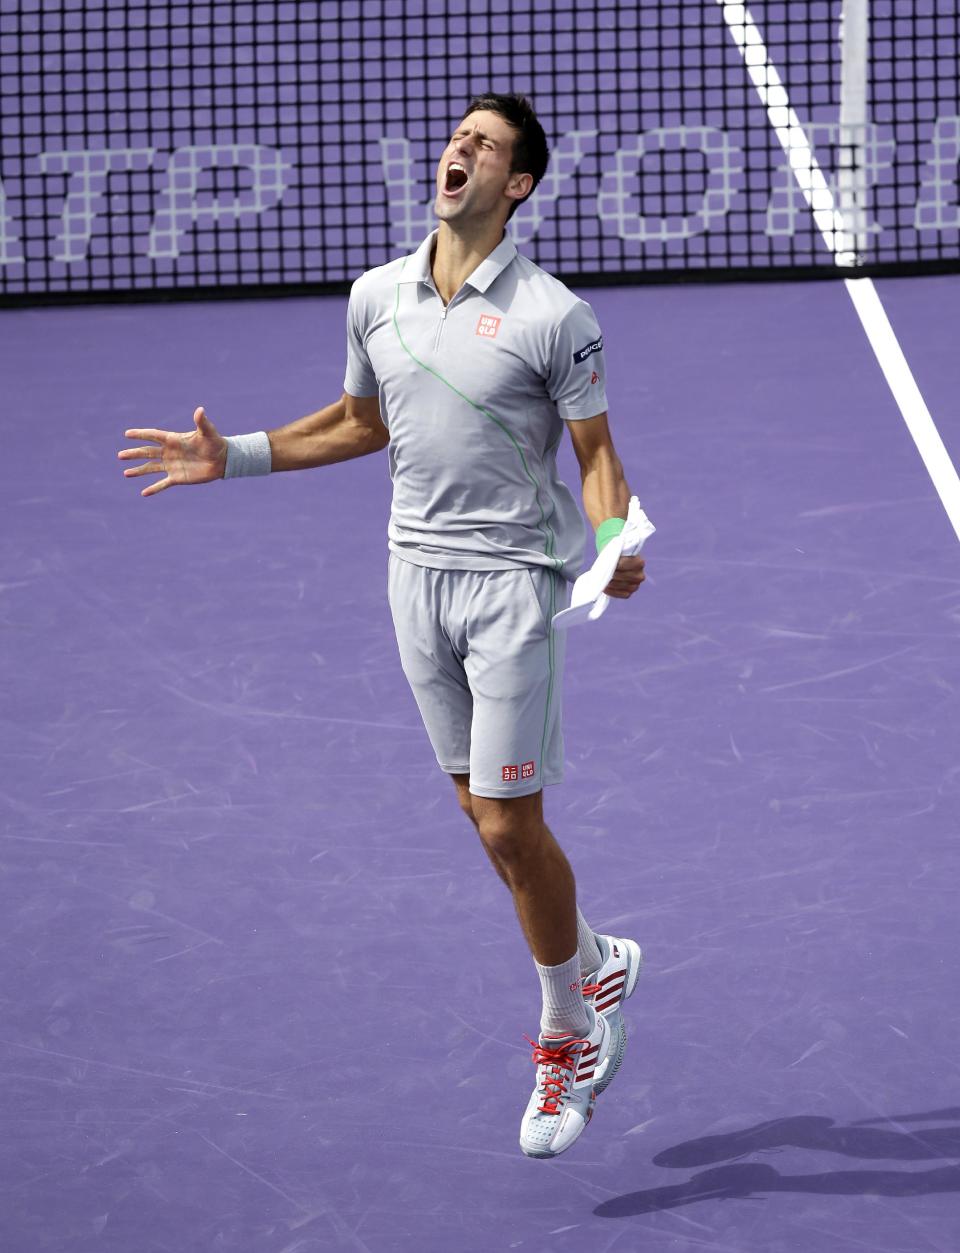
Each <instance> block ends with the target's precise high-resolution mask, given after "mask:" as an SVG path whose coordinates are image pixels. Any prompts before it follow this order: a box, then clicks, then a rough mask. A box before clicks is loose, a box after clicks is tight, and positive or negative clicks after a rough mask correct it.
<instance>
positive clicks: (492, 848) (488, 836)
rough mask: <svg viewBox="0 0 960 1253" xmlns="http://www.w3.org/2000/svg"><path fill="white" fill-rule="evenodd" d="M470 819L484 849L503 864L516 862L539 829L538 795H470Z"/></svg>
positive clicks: (527, 851)
mask: <svg viewBox="0 0 960 1253" xmlns="http://www.w3.org/2000/svg"><path fill="white" fill-rule="evenodd" d="M472 803H473V815H474V821H475V823H476V825H477V830H478V831H479V833H480V839H481V840H482V841H483V843H484V845H485V846H486V848H487V851H488V852H489V853H490V854H491V855H492V856H493V857H494V858H495V859H496V860H497V861H498V862H500V864H501V865H503V866H508V867H509V866H515V865H519V864H520V863H521V862H522V861H523V860H524V858H525V857H528V856H529V855H530V853H531V852H532V850H533V848H534V847H535V846H536V845H538V844H539V842H540V837H541V834H542V832H543V809H542V794H541V793H539V792H537V793H534V794H533V795H532V796H517V797H511V798H510V799H504V800H499V799H496V800H494V799H492V798H490V797H486V796H474V797H473V798H472Z"/></svg>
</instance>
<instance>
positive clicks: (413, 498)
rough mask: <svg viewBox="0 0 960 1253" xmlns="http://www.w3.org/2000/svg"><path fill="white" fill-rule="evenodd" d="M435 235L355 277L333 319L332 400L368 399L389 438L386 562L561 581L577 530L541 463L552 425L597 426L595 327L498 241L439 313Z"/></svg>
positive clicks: (555, 283) (573, 509) (555, 434)
mask: <svg viewBox="0 0 960 1253" xmlns="http://www.w3.org/2000/svg"><path fill="white" fill-rule="evenodd" d="M435 235H436V232H434V233H433V234H431V235H429V236H428V237H427V239H425V240H424V242H423V243H422V244H421V245H420V247H419V248H418V249H417V251H416V252H415V253H413V254H412V255H411V256H408V257H402V258H400V259H399V260H397V261H391V262H390V263H389V264H388V265H383V266H379V267H377V268H376V269H374V270H368V271H367V273H366V274H363V275H362V276H361V277H360V278H358V279H357V281H356V282H355V283H354V285H353V289H352V291H351V293H350V304H349V308H348V312H347V372H346V378H345V380H344V391H346V392H347V393H348V394H349V395H351V396H373V395H379V398H380V413H381V416H382V418H383V421H384V423H385V425H386V426H387V428H388V429H389V431H390V444H389V458H390V477H391V479H392V480H393V505H392V509H391V514H390V524H389V528H388V532H387V533H388V539H389V545H390V548H391V550H392V551H393V552H395V553H396V554H397V555H398V556H400V557H402V558H404V560H406V561H410V562H413V563H414V564H416V565H422V566H433V567H439V568H446V569H458V570H502V569H507V568H510V567H514V566H518V565H543V566H549V567H551V568H553V569H556V570H559V571H560V572H561V573H562V574H563V576H564V577H565V578H567V579H574V578H575V577H576V576H577V574H578V573H579V569H580V565H581V562H582V560H583V548H584V538H585V527H584V523H583V518H582V516H581V514H580V510H579V508H578V506H577V503H576V501H575V500H574V498H573V495H572V494H571V492H570V490H569V488H568V487H567V486H566V484H564V483H563V482H562V481H561V480H560V478H559V476H558V474H557V462H556V452H557V446H558V445H559V443H560V439H561V437H562V435H563V422H564V420H566V421H575V420H577V419H581V418H592V417H595V416H596V415H597V414H598V413H603V412H605V411H606V408H607V400H606V394H605V390H604V377H605V375H604V363H603V339H602V336H601V334H600V327H599V326H598V325H597V320H596V318H595V316H594V313H593V310H592V309H591V308H590V306H589V305H588V304H587V303H586V302H585V301H583V300H580V299H579V297H577V296H575V295H574V294H573V293H572V292H571V291H569V290H568V289H567V288H566V287H565V286H564V285H563V283H561V282H560V281H559V280H558V279H555V278H553V276H552V275H550V274H547V273H546V272H545V271H544V270H541V269H540V268H539V266H536V265H534V264H533V262H532V261H528V260H527V258H526V257H522V256H521V255H520V254H519V253H518V252H517V249H516V246H515V245H514V243H513V241H512V240H511V239H509V238H508V237H504V239H503V240H502V241H501V242H500V244H499V245H498V246H497V247H496V248H495V249H494V251H493V252H492V253H491V254H490V255H489V256H488V257H487V258H486V259H485V260H484V261H482V262H481V263H480V265H479V266H477V268H476V269H475V270H474V272H473V273H472V274H471V275H470V277H469V278H468V279H467V280H466V282H465V283H464V285H463V286H462V287H461V289H460V290H459V291H458V292H457V294H456V295H455V296H454V297H453V299H452V300H451V301H450V303H449V304H448V305H447V306H446V307H444V305H443V302H442V300H441V299H440V295H439V293H438V292H437V289H436V286H435V285H434V282H433V278H432V276H431V273H430V259H431V254H432V249H433V243H434V239H435Z"/></svg>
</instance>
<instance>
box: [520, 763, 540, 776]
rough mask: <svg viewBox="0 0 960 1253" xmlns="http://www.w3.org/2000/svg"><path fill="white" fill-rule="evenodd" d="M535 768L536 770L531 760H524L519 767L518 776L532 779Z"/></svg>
mask: <svg viewBox="0 0 960 1253" xmlns="http://www.w3.org/2000/svg"><path fill="white" fill-rule="evenodd" d="M535 770H536V766H535V765H534V764H533V762H532V761H525V762H524V763H523V765H522V766H521V767H520V778H521V779H532V778H533V774H534V771H535Z"/></svg>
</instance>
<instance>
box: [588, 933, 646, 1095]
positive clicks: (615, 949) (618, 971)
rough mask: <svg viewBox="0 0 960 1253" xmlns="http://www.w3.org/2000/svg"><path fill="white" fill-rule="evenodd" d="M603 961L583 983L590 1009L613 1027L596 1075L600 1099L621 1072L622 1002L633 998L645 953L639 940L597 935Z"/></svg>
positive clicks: (624, 1033) (623, 1043) (624, 1041)
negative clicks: (601, 1094)
mask: <svg viewBox="0 0 960 1253" xmlns="http://www.w3.org/2000/svg"><path fill="white" fill-rule="evenodd" d="M596 939H597V944H598V945H599V948H600V956H601V958H602V961H601V963H600V966H599V967H598V969H597V970H596V971H594V973H593V974H591V975H589V976H588V977H587V978H586V979H584V982H583V996H584V1000H585V1001H586V1002H587V1005H588V1006H589V1007H590V1008H591V1009H593V1010H594V1012H595V1013H596V1014H598V1015H599V1016H600V1017H603V1018H606V1020H607V1022H608V1023H609V1025H610V1045H609V1048H608V1050H607V1055H606V1057H605V1058H604V1060H603V1062H602V1064H601V1066H600V1069H599V1071H598V1073H597V1080H596V1092H597V1095H598V1096H599V1094H600V1093H601V1092H603V1090H604V1089H605V1088H606V1087H608V1086H609V1084H610V1082H611V1080H612V1079H613V1077H614V1075H615V1074H616V1073H617V1071H618V1070H619V1069H620V1064H621V1062H622V1061H623V1054H624V1052H625V1050H626V1047H627V1027H626V1023H625V1022H624V1020H623V1014H622V1012H621V1007H622V1005H623V1002H624V1001H625V1000H626V999H627V998H628V997H630V996H632V995H633V992H634V989H635V988H636V986H637V979H638V978H639V976H640V969H641V966H642V965H643V953H642V952H641V950H640V945H639V944H637V942H636V940H626V939H621V938H620V937H618V936H613V935H597V937H596Z"/></svg>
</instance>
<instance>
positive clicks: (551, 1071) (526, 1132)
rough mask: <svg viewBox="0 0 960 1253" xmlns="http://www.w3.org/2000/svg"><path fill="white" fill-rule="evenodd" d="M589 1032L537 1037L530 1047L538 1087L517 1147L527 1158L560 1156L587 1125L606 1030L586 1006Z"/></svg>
mask: <svg viewBox="0 0 960 1253" xmlns="http://www.w3.org/2000/svg"><path fill="white" fill-rule="evenodd" d="M587 1013H588V1014H589V1015H590V1029H589V1030H588V1032H587V1035H586V1037H585V1038H584V1039H580V1040H578V1039H572V1038H571V1037H570V1036H561V1037H560V1038H558V1039H554V1038H552V1037H550V1036H544V1035H541V1037H540V1041H539V1043H537V1044H533V1041H532V1040H531V1041H530V1043H531V1044H533V1060H534V1061H535V1062H536V1064H537V1083H536V1087H535V1088H534V1089H533V1093H532V1095H531V1097H530V1100H529V1101H528V1102H527V1108H526V1111H525V1112H524V1115H523V1119H522V1120H521V1123H520V1147H521V1149H522V1150H523V1151H524V1153H526V1155H527V1157H556V1156H557V1154H558V1153H563V1152H565V1151H566V1150H567V1149H568V1148H569V1147H570V1145H571V1144H573V1142H574V1140H576V1139H577V1138H578V1137H579V1136H580V1134H581V1133H582V1131H583V1129H584V1127H586V1125H587V1123H588V1122H589V1121H590V1115H591V1114H592V1113H593V1103H594V1100H595V1096H594V1091H593V1083H594V1077H595V1075H596V1071H597V1062H598V1061H600V1060H601V1059H602V1058H605V1057H606V1056H607V1054H608V1053H609V1051H610V1027H609V1024H608V1023H607V1020H606V1018H604V1016H603V1015H602V1014H595V1013H594V1011H593V1010H592V1009H591V1008H590V1006H589V1005H588V1006H587Z"/></svg>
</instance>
